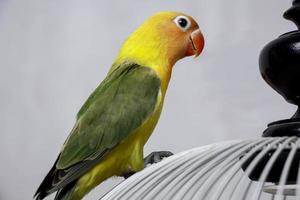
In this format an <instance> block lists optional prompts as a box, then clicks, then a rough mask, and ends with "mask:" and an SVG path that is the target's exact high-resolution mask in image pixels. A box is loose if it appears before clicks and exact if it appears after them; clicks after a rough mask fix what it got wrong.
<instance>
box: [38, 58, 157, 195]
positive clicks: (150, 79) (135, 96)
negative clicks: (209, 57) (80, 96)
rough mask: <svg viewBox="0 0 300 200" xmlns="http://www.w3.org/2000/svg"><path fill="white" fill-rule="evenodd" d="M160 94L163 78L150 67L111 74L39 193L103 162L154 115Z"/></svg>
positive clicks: (84, 109) (122, 69) (91, 100)
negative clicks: (102, 160) (119, 144)
mask: <svg viewBox="0 0 300 200" xmlns="http://www.w3.org/2000/svg"><path fill="white" fill-rule="evenodd" d="M159 91H160V79H159V77H158V76H157V74H156V73H155V72H154V71H153V70H152V69H151V68H149V67H143V66H140V65H137V64H134V63H127V64H123V65H120V66H119V67H118V68H116V69H115V70H114V71H112V72H110V74H109V75H108V76H107V77H106V79H105V80H104V81H103V82H102V83H101V84H100V85H99V86H98V87H97V88H96V90H95V91H94V92H93V93H92V94H91V96H90V97H89V98H88V100H87V101H86V102H85V104H84V105H83V106H82V108H81V109H80V111H79V113H78V115H77V121H76V124H75V126H74V128H73V130H72V131H71V133H70V135H69V137H68V139H67V140H66V142H65V144H64V146H63V149H62V151H61V154H60V156H59V158H58V160H57V162H56V164H55V165H54V166H53V168H52V169H51V170H50V172H49V174H48V175H47V176H46V178H45V180H44V181H43V183H42V184H41V186H40V188H39V189H38V192H39V191H43V190H44V191H46V193H47V194H49V193H51V192H54V191H55V190H57V189H59V188H61V187H64V186H65V185H67V184H68V183H70V182H72V181H74V180H76V179H77V178H78V177H80V176H81V175H83V174H84V173H85V172H87V171H88V170H89V169H90V168H91V167H92V166H94V165H95V164H96V163H98V162H99V161H101V159H102V158H103V156H104V155H105V154H106V153H107V152H109V151H110V150H111V149H112V148H114V147H115V146H116V145H117V144H118V143H120V142H121V141H122V140H123V139H124V138H126V137H127V136H128V135H129V134H130V133H132V132H133V131H134V130H135V129H136V128H138V127H140V126H141V124H142V123H143V122H144V121H145V120H146V119H147V118H148V117H149V116H150V115H151V114H152V113H153V112H154V110H155V106H156V103H157V97H158V94H159ZM49 182H51V184H50V183H49Z"/></svg>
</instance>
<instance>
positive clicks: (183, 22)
mask: <svg viewBox="0 0 300 200" xmlns="http://www.w3.org/2000/svg"><path fill="white" fill-rule="evenodd" d="M178 24H179V25H180V26H181V27H182V28H185V27H186V25H187V24H188V22H187V20H186V19H184V18H179V19H178Z"/></svg>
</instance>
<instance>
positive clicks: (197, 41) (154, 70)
mask: <svg viewBox="0 0 300 200" xmlns="http://www.w3.org/2000/svg"><path fill="white" fill-rule="evenodd" d="M203 47H204V38H203V35H202V33H201V31H200V29H199V26H198V24H197V23H196V21H195V20H194V19H193V18H192V17H190V16H188V15H186V14H183V13H179V12H159V13H157V14H154V15H153V16H151V17H150V18H149V19H147V20H146V21H145V22H144V23H143V24H142V25H141V26H140V27H139V28H137V29H136V30H135V31H134V32H133V33H132V34H131V35H130V36H129V37H128V39H127V40H126V41H125V42H124V43H123V45H122V47H121V49H120V51H119V53H118V55H117V57H116V59H115V61H114V62H113V64H112V66H111V68H110V70H109V71H108V74H107V76H106V78H105V79H104V80H103V81H102V82H101V83H100V85H99V86H98V87H97V88H96V89H95V90H94V92H93V93H92V94H91V95H90V96H89V97H88V99H87V100H86V102H85V103H84V104H83V106H82V107H81V108H80V110H79V112H78V114H77V117H76V122H75V125H74V127H73V128H72V130H71V132H70V134H69V136H68V138H67V139H66V141H65V142H64V144H63V147H62V149H61V151H60V153H59V155H58V158H57V159H56V161H55V163H54V165H53V167H52V168H51V169H50V171H49V173H48V174H47V175H46V177H45V178H44V180H43V181H42V183H41V184H40V186H39V188H38V189H37V192H36V194H35V199H36V200H41V199H44V198H45V197H46V196H47V195H49V194H51V193H53V192H57V193H56V196H55V200H80V199H82V198H83V197H84V196H85V195H86V194H87V193H88V192H89V191H91V190H92V189H93V188H94V187H96V186H97V185H99V184H100V183H101V182H103V181H105V180H106V179H108V178H109V177H112V176H123V177H128V176H130V175H131V174H133V173H135V172H138V171H140V170H142V169H143V168H144V167H145V166H146V165H147V164H148V163H153V162H156V161H157V160H159V158H162V157H167V156H169V155H171V153H169V152H154V153H152V154H150V155H149V156H147V157H146V158H145V159H144V155H143V154H144V153H143V148H144V145H145V143H146V142H147V140H148V139H149V137H150V135H151V133H152V132H153V130H154V128H155V126H156V124H157V122H158V120H159V117H160V114H161V111H162V107H163V103H164V99H165V95H166V91H167V88H168V84H169V81H170V77H171V73H172V68H173V66H174V64H175V63H176V62H177V61H178V60H180V59H182V58H184V57H187V56H193V55H194V56H195V57H197V56H198V55H199V54H200V53H201V52H202V50H203Z"/></svg>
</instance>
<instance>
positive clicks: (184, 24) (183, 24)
mask: <svg viewBox="0 0 300 200" xmlns="http://www.w3.org/2000/svg"><path fill="white" fill-rule="evenodd" d="M173 21H174V22H175V24H176V25H177V26H178V28H180V29H181V30H183V31H184V32H185V31H187V30H188V29H189V28H190V27H191V21H190V19H189V18H188V17H186V16H183V15H180V16H177V17H176V18H175V19H174V20H173Z"/></svg>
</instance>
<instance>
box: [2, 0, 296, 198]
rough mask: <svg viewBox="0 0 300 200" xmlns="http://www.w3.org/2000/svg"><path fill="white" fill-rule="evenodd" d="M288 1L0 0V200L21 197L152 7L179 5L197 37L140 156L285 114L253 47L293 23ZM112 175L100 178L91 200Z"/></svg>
mask: <svg viewBox="0 0 300 200" xmlns="http://www.w3.org/2000/svg"><path fill="white" fill-rule="evenodd" d="M290 6H291V1H290V0H285V1H283V0H251V1H250V0H226V1H224V0H172V1H170V0H166V1H155V0H154V1H153V0H151V1H146V0H144V1H141V0H132V1H129V0H122V1H117V0H110V1H108V0H106V1H100V0H98V1H96V0H85V1H77V0H72V1H65V0H60V1H53V0H44V1H40V0H27V1H22V0H20V1H14V0H0V95H1V96H0V111H1V114H0V200H19V199H24V200H25V199H31V198H32V196H33V194H34V192H35V190H36V188H37V187H38V185H39V184H40V182H41V181H42V179H43V178H44V176H45V175H46V173H47V172H48V170H49V169H50V167H51V166H52V164H53V162H54V161H55V159H56V156H57V155H58V153H59V150H60V148H61V145H62V143H63V142H64V140H65V138H66V137H67V135H68V133H69V131H70V129H71V128H72V126H73V124H74V121H75V115H76V113H77V111H78V110H79V108H80V106H81V105H82V104H83V102H84V101H85V99H86V98H87V96H88V95H89V94H90V93H91V92H92V91H93V89H94V88H95V87H96V86H97V85H98V84H99V83H100V81H101V80H102V79H103V78H104V76H105V74H106V73H107V71H108V69H109V67H110V64H111V63H112V61H113V59H114V58H115V56H116V54H117V52H118V49H119V47H120V45H121V44H122V42H123V41H124V40H125V39H126V37H127V36H128V35H129V34H130V33H131V32H132V31H133V30H134V29H135V28H136V27H138V26H139V25H140V24H141V23H142V22H143V21H144V20H145V19H146V18H147V17H149V16H150V15H152V14H153V13H155V12H157V11H165V10H174V11H182V12H185V13H187V14H189V15H191V16H193V17H194V18H195V20H196V21H198V23H199V25H200V27H201V29H202V32H203V34H204V36H205V38H206V46H205V50H204V52H203V54H202V55H201V56H200V58H199V59H193V58H186V59H184V60H182V61H180V62H178V63H177V64H176V66H175V67H174V70H173V76H172V80H171V83H170V86H169V90H168V94H167V97H166V101H165V107H164V110H163V113H162V116H161V119H160V122H159V124H158V126H157V128H156V129H155V132H154V134H153V135H152V137H151V139H150V140H149V141H148V143H147V145H146V147H145V152H146V154H148V153H150V152H152V151H156V150H170V151H173V152H175V153H176V152H180V151H183V150H186V149H190V148H193V147H196V146H202V145H205V144H209V143H214V142H218V141H223V140H231V139H246V138H259V137H261V134H262V131H263V130H264V129H265V127H266V124H267V123H268V122H270V121H274V120H277V119H282V118H287V117H290V116H291V115H293V112H294V111H295V110H296V108H295V106H292V105H289V104H287V103H285V102H284V100H283V99H282V98H281V97H280V96H279V95H278V94H276V93H275V91H273V90H272V89H270V88H269V86H267V85H266V83H265V82H264V81H263V80H262V79H261V77H260V74H259V70H258V55H259V52H260V50H261V48H262V47H263V46H264V45H265V44H266V43H268V42H269V41H271V40H273V39H275V38H276V37H277V36H279V35H280V34H282V33H284V32H287V31H290V30H294V29H295V26H294V25H293V24H292V23H291V22H288V21H286V20H284V19H283V18H282V17H281V15H282V14H283V12H284V11H285V10H286V9H287V8H289V7H290ZM120 180H122V179H116V178H114V179H113V180H110V181H107V182H106V183H104V184H102V185H101V186H100V187H98V188H97V189H95V190H93V191H92V192H91V193H90V194H89V195H88V196H87V197H86V199H91V200H93V199H98V197H100V196H101V195H102V194H104V192H105V191H107V190H108V189H109V188H111V187H112V186H113V185H114V184H116V183H117V182H119V181H120Z"/></svg>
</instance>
